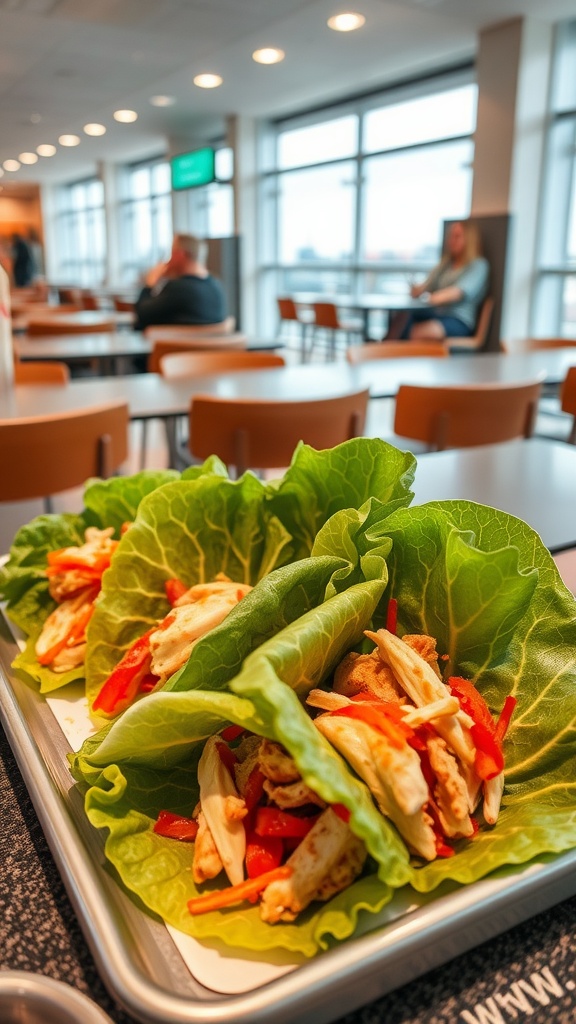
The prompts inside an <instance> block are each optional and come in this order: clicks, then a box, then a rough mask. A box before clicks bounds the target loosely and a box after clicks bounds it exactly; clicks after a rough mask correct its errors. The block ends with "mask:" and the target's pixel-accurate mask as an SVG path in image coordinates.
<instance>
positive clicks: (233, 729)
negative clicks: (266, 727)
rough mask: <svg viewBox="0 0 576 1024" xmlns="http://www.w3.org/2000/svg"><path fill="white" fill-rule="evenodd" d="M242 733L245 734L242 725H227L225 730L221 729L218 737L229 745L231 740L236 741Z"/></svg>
mask: <svg viewBox="0 0 576 1024" xmlns="http://www.w3.org/2000/svg"><path fill="white" fill-rule="evenodd" d="M243 732H246V729H245V728H244V726H243V725H227V726H226V728H225V729H222V732H221V733H220V735H221V737H222V739H223V740H226V743H231V742H232V740H237V739H238V737H239V736H241V735H242V733H243Z"/></svg>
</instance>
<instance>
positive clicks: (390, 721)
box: [329, 701, 413, 750]
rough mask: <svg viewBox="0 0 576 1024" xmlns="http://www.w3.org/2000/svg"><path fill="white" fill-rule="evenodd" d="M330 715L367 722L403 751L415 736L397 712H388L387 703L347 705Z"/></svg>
mask: <svg viewBox="0 0 576 1024" xmlns="http://www.w3.org/2000/svg"><path fill="white" fill-rule="evenodd" d="M391 707H393V708H396V705H391ZM329 713H330V714H331V715H336V716H341V717H343V718H356V719H358V720H359V721H361V722H365V723H366V725H370V726H371V727H372V728H373V729H376V730H377V732H380V733H382V735H383V736H385V737H386V739H387V740H388V742H389V743H391V744H392V746H393V747H396V748H397V749H398V750H401V749H402V747H403V746H404V745H405V744H406V742H407V740H408V737H409V736H411V735H412V734H413V730H412V729H411V728H410V727H409V726H408V725H404V724H403V723H402V721H401V719H400V718H399V717H398V715H397V711H396V710H395V711H389V710H388V705H387V703H386V702H385V701H378V702H375V701H372V702H370V703H368V701H359V702H358V703H356V704H347V705H346V706H345V707H343V708H337V709H336V710H335V711H331V712H329Z"/></svg>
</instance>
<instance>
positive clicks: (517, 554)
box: [386, 501, 576, 891]
mask: <svg viewBox="0 0 576 1024" xmlns="http://www.w3.org/2000/svg"><path fill="white" fill-rule="evenodd" d="M386 528H387V531H388V533H389V535H390V537H391V538H392V541H393V546H392V552H391V554H390V557H389V560H388V564H389V571H390V581H389V586H388V591H387V595H389V596H392V595H393V596H394V597H396V598H397V600H398V607H399V627H400V632H401V633H402V632H406V631H408V632H421V631H423V632H429V633H430V634H431V635H433V636H435V637H437V638H438V641H439V643H438V649H439V651H440V652H441V653H446V654H448V655H449V658H450V661H449V663H448V669H447V672H448V674H452V675H465V676H467V677H468V678H470V679H472V680H473V682H474V683H475V685H476V686H477V687H478V689H479V690H480V692H481V693H482V694H483V696H484V697H485V699H486V701H487V703H488V705H489V707H490V708H491V710H492V711H493V713H495V714H499V712H500V711H501V709H502V706H503V704H504V700H505V698H506V696H507V695H508V694H512V695H513V696H515V697H516V698H517V700H518V705H517V708H516V711H515V713H514V716H513V719H512V724H511V726H510V729H509V731H508V733H507V736H506V741H505V755H506V775H505V777H506V788H505V792H504V797H503V801H502V811H501V814H500V817H499V819H498V822H497V824H496V825H495V826H494V827H493V828H487V827H486V826H484V827H483V828H482V829H481V831H480V833H479V835H478V836H477V837H476V838H475V839H474V840H473V841H472V842H464V841H461V842H460V843H459V844H457V852H456V855H455V856H454V857H451V858H449V859H447V860H437V861H435V862H434V863H432V864H429V865H426V866H425V867H422V868H416V869H415V871H414V877H413V880H412V885H413V886H414V887H415V888H417V889H419V890H420V891H428V890H430V889H433V888H435V887H436V886H437V885H439V884H440V882H442V881H445V880H447V879H452V880H455V881H459V882H470V881H475V880H476V879H478V878H481V877H482V876H483V875H485V874H487V873H488V872H490V871H492V870H494V869H496V868H498V867H500V866H502V865H504V864H521V863H525V862H526V861H529V860H531V859H533V858H535V857H538V856H540V855H541V854H544V853H557V852H559V851H560V850H565V849H569V848H570V847H573V846H574V845H576V813H575V811H576V774H575V772H574V764H575V763H576V685H575V683H576V602H575V601H574V598H573V597H572V595H571V594H570V593H569V591H568V590H567V588H566V587H565V586H564V584H563V582H562V580H561V578H560V576H559V574H558V571H557V569H556V566H555V564H554V561H553V559H552V557H551V555H550V554H549V552H548V551H547V550H546V548H545V547H544V545H543V544H542V541H541V540H540V538H539V536H538V535H537V534H536V533H535V532H534V531H533V530H531V529H530V527H529V526H527V525H526V523H523V522H522V521H521V520H519V519H516V518H514V517H513V516H509V515H507V514H505V513H504V512H499V511H497V510H495V509H492V508H487V507H485V506H483V505H476V504H473V503H471V502H463V501H459V502H434V503H431V504H430V505H426V506H423V507H421V508H413V509H410V510H406V511H405V512H404V511H400V512H398V513H396V514H395V515H394V516H391V517H390V519H389V520H388V521H387V524H386Z"/></svg>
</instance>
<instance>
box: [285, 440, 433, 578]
mask: <svg viewBox="0 0 576 1024" xmlns="http://www.w3.org/2000/svg"><path fill="white" fill-rule="evenodd" d="M415 469H416V460H415V458H414V456H413V455H411V454H410V453H409V452H401V451H399V450H398V449H397V448H394V447H392V445H389V444H387V443H386V442H385V441H382V440H380V439H379V438H366V437H361V438H355V439H354V440H352V441H346V442H344V444H340V445H337V446H336V448H329V449H327V450H326V451H315V449H314V448H310V447H309V445H306V444H302V443H301V444H300V445H298V447H297V448H296V451H295V453H294V457H293V459H292V463H291V465H290V468H289V469H288V470H287V472H286V474H285V475H284V477H283V478H282V480H281V481H279V483H278V485H277V487H276V489H275V490H273V491H272V493H271V498H270V500H271V502H272V506H273V508H274V510H275V512H276V514H277V515H278V518H279V519H280V520H281V521H282V522H283V523H284V524H285V526H286V527H287V529H288V530H289V531H290V533H291V535H292V539H293V546H294V550H293V557H294V558H302V557H304V556H305V555H307V554H309V552H310V551H311V549H312V545H313V544H314V539H315V537H316V535H317V533H318V531H319V530H320V528H321V527H322V526H323V525H324V523H325V522H326V521H327V520H328V519H330V518H331V516H333V515H334V513H335V512H339V511H340V510H341V509H348V508H350V509H351V508H360V507H361V506H362V505H364V503H365V502H366V501H367V500H368V499H369V498H371V497H376V498H378V500H379V501H380V502H382V504H383V505H386V510H387V513H390V512H393V511H394V509H396V508H401V507H403V506H405V505H409V504H410V501H411V500H412V498H413V494H412V492H411V491H410V485H411V484H412V481H413V480H414V473H415Z"/></svg>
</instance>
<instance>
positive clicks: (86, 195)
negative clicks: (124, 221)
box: [56, 178, 106, 288]
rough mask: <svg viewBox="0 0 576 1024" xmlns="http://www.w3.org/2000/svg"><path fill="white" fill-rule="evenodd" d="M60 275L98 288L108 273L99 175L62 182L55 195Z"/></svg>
mask: <svg viewBox="0 0 576 1024" xmlns="http://www.w3.org/2000/svg"><path fill="white" fill-rule="evenodd" d="M56 237H57V238H58V251H57V277H58V280H59V281H61V282H62V283H66V284H72V285H79V286H81V287H83V288H91V287H97V286H98V285H101V284H102V283H103V281H104V276H105V272H106V227H105V217H104V187H103V185H102V182H101V181H100V180H99V179H98V178H92V179H90V180H87V181H78V182H74V183H73V184H70V185H63V186H61V187H60V188H59V189H58V191H57V196H56Z"/></svg>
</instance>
